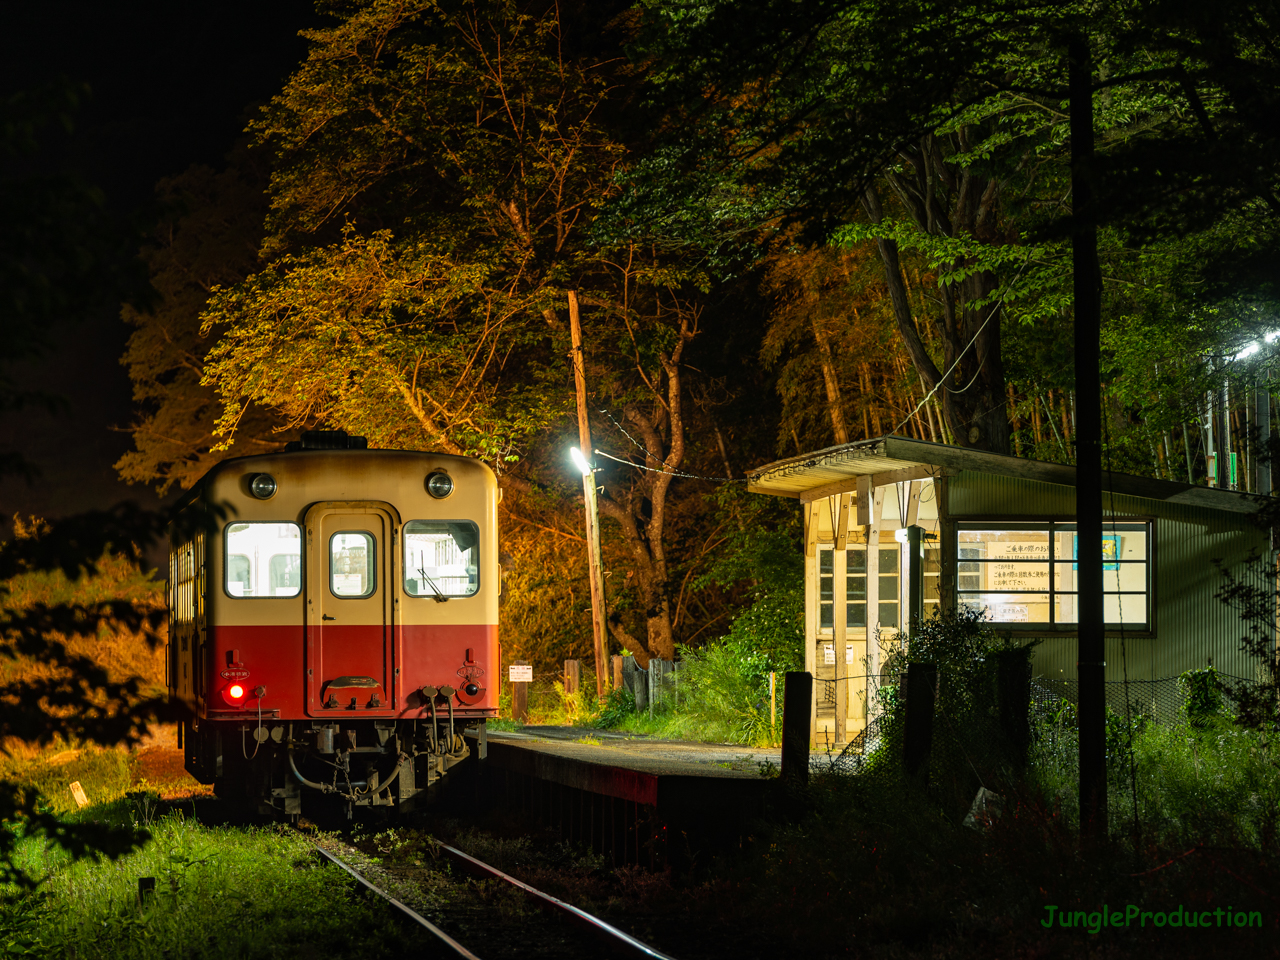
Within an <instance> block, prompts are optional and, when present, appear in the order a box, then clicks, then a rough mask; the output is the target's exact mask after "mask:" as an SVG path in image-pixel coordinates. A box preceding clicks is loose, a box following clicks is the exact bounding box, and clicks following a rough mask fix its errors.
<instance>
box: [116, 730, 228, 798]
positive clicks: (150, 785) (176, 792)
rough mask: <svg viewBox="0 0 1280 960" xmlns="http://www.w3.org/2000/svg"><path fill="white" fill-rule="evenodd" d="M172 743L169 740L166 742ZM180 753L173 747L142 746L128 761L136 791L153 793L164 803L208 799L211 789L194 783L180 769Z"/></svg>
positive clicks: (181, 753)
mask: <svg viewBox="0 0 1280 960" xmlns="http://www.w3.org/2000/svg"><path fill="white" fill-rule="evenodd" d="M169 742H170V744H172V743H173V741H172V740H170V741H169ZM182 763H183V752H182V751H181V750H179V749H178V748H177V747H175V746H172V745H169V746H159V745H156V746H145V745H144V746H143V747H142V748H141V749H139V750H138V751H137V752H135V753H134V754H133V756H132V757H131V758H130V761H129V772H130V779H131V780H132V783H133V787H134V788H135V789H138V790H155V791H156V792H157V793H159V794H160V796H161V798H163V799H165V800H181V799H183V798H186V797H199V796H208V795H211V794H212V793H213V787H210V786H206V785H204V784H202V783H197V782H196V781H195V780H194V779H192V777H191V775H190V774H188V773H187V771H186V770H185V769H183V766H182Z"/></svg>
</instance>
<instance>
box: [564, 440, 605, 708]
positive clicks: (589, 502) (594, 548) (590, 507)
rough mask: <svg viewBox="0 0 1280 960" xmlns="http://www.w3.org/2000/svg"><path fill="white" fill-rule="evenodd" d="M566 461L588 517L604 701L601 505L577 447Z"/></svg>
mask: <svg viewBox="0 0 1280 960" xmlns="http://www.w3.org/2000/svg"><path fill="white" fill-rule="evenodd" d="M569 459H570V460H572V461H573V465H574V466H575V467H577V468H578V470H579V471H580V472H581V473H582V494H583V502H584V506H585V508H586V513H587V568H588V571H589V573H590V582H591V630H592V633H593V635H594V639H595V655H596V692H597V694H598V695H599V696H600V697H601V698H603V697H604V691H605V690H606V689H607V687H608V684H607V683H606V680H605V677H606V673H605V666H606V663H605V640H604V623H605V621H604V571H603V569H602V568H601V565H600V504H599V501H598V500H597V499H596V475H595V471H594V470H593V469H592V467H591V464H590V463H588V462H587V458H586V457H585V456H584V455H583V453H582V451H581V450H579V449H578V448H577V447H570V448H569Z"/></svg>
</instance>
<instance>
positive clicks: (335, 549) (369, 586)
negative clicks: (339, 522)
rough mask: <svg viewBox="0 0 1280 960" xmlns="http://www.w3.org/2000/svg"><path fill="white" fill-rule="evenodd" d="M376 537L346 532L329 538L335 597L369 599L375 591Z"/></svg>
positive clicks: (358, 531) (363, 533)
mask: <svg viewBox="0 0 1280 960" xmlns="http://www.w3.org/2000/svg"><path fill="white" fill-rule="evenodd" d="M374 556H375V553H374V540H373V534H371V533H366V532H364V531H362V530H343V531H341V532H339V533H335V534H334V535H333V536H332V537H330V538H329V589H330V590H331V591H332V592H333V595H334V596H335V597H368V596H371V595H372V594H373V590H374V572H375V571H374Z"/></svg>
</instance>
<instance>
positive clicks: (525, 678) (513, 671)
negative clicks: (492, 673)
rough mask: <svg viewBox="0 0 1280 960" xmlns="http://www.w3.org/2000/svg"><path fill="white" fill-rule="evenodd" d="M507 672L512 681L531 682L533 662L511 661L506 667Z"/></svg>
mask: <svg viewBox="0 0 1280 960" xmlns="http://www.w3.org/2000/svg"><path fill="white" fill-rule="evenodd" d="M507 673H508V679H510V681H511V682H512V683H532V682H533V664H531V663H513V664H511V665H510V666H509V667H507Z"/></svg>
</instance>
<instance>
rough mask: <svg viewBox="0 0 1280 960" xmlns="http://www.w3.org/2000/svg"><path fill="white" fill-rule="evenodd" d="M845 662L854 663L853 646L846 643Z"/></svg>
mask: <svg viewBox="0 0 1280 960" xmlns="http://www.w3.org/2000/svg"><path fill="white" fill-rule="evenodd" d="M844 662H845V663H853V644H852V643H846V644H845V645H844Z"/></svg>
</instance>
